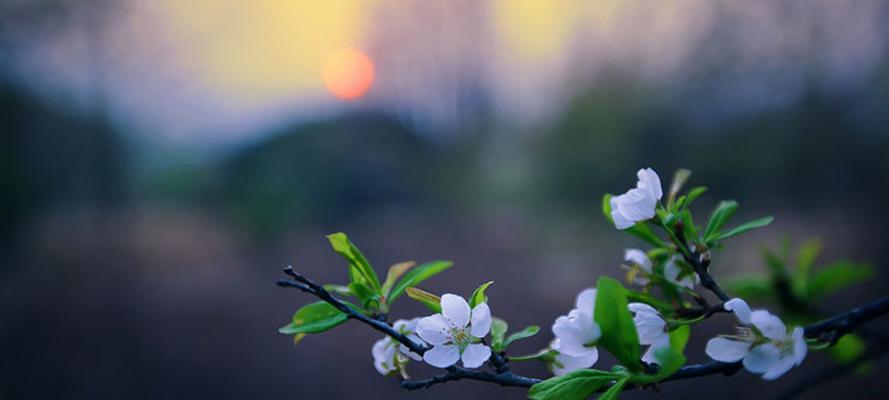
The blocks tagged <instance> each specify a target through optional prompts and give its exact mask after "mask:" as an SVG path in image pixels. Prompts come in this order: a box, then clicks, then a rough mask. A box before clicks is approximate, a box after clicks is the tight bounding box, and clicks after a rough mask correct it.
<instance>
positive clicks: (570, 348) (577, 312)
mask: <svg viewBox="0 0 889 400" xmlns="http://www.w3.org/2000/svg"><path fill="white" fill-rule="evenodd" d="M595 308H596V289H585V290H584V291H582V292H580V294H579V295H577V300H576V302H575V308H574V309H573V310H571V311H570V312H569V313H568V315H563V316H560V317H559V318H556V321H555V323H553V328H552V330H553V334H554V335H555V336H556V340H555V341H554V342H553V344H552V346H551V347H552V349H553V350H556V351H558V352H559V354H560V356H562V358H561V359H559V358H558V357H557V358H556V360H557V361H559V362H560V363H561V364H562V365H563V367H562V368H561V369H555V368H554V372H556V373H559V372H560V371H561V372H562V373H566V372H569V371H571V370H575V369H581V368H588V367H591V366H593V364H595V363H596V361H598V359H599V350H598V349H596V343H597V342H598V341H599V338H600V337H601V336H602V331H601V330H600V329H599V324H597V323H596V321H595V320H594V319H593V316H594V312H595Z"/></svg>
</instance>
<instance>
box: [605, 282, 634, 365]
mask: <svg viewBox="0 0 889 400" xmlns="http://www.w3.org/2000/svg"><path fill="white" fill-rule="evenodd" d="M626 293H627V290H626V289H624V287H623V286H622V285H621V284H620V282H618V281H616V280H614V279H611V278H608V277H601V278H599V281H598V284H597V285H596V312H595V320H596V323H598V324H599V328H600V329H601V330H602V338H601V339H599V343H600V344H601V345H602V346H603V347H605V348H606V349H608V351H610V352H611V354H613V355H614V356H615V357H616V358H617V359H618V360H619V361H620V362H621V364H623V365H624V366H625V367H627V368H629V369H630V370H631V371H640V370H642V364H641V363H640V362H639V359H640V358H641V352H640V350H639V336H638V334H637V333H636V324H635V323H633V315H632V314H630V310H629V309H628V308H627V294H626Z"/></svg>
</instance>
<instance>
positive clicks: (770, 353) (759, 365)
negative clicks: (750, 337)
mask: <svg viewBox="0 0 889 400" xmlns="http://www.w3.org/2000/svg"><path fill="white" fill-rule="evenodd" d="M780 359H781V350H779V349H778V348H777V347H775V345H773V344H771V343H766V344H761V345H759V346H756V347H754V348H752V349H750V352H748V353H747V355H746V356H744V368H747V370H748V371H750V372H753V373H755V374H762V373H765V372H767V371H768V370H770V369H772V368H774V367H775V366H776V365H777V364H778V362H779V361H780Z"/></svg>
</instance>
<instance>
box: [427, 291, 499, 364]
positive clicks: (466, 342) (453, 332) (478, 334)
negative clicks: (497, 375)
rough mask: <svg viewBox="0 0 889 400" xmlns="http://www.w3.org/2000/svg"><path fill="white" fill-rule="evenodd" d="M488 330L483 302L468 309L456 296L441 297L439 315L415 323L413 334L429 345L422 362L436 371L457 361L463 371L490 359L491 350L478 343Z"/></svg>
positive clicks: (486, 314) (487, 319)
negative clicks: (414, 332) (461, 365)
mask: <svg viewBox="0 0 889 400" xmlns="http://www.w3.org/2000/svg"><path fill="white" fill-rule="evenodd" d="M490 330H491V310H490V309H489V308H488V305H487V304H486V303H481V304H478V305H476V306H475V308H473V309H470V308H469V304H468V303H467V302H466V300H464V299H463V298H462V297H460V296H457V295H454V294H446V295H444V296H441V313H440V314H435V315H432V316H429V317H425V318H423V319H421V320H420V322H419V323H418V324H417V334H419V335H420V338H422V339H423V340H425V341H426V342H427V343H429V344H431V345H432V348H431V349H429V350H427V351H426V352H425V353H424V354H423V360H425V361H426V362H427V363H428V364H429V365H432V366H433V367H438V368H447V367H450V366H451V365H454V364H456V363H457V361H459V360H462V361H463V366H464V367H466V368H478V367H480V366H481V365H482V364H484V363H485V361H487V360H488V358H490V357H491V348H489V347H488V346H486V345H484V344H482V343H481V339H482V338H484V337H485V336H486V335H487V334H488V332H489V331H490Z"/></svg>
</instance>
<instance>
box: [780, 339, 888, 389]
mask: <svg viewBox="0 0 889 400" xmlns="http://www.w3.org/2000/svg"><path fill="white" fill-rule="evenodd" d="M887 351H889V347H886V346H885V345H879V346H877V348H874V349H868V350H867V352H866V353H864V354H862V355H860V356H858V357H856V358H855V359H854V360H852V361H849V362H847V363H845V364H841V365H834V366H831V367H830V368H825V369H823V370H821V371H820V372H818V373H816V374H812V375H810V376H808V377H806V379H803V380H801V381H799V382H797V383H796V384H794V385H792V386H790V387H788V388H787V389H786V390H784V391H783V392H781V393H780V394H778V396H776V397H775V399H776V400H790V399H793V398H795V397H797V396H799V395H800V394H802V393H803V392H805V391H807V390H810V389H812V388H814V387H816V386H818V385H821V384H823V383H827V382H830V381H832V380H836V379H839V378H841V377H843V376H845V375H846V374H848V373H850V372H852V371H855V370H856V369H858V368H859V367H861V366H862V365H864V364H866V363H868V362H870V361H873V360H876V359H878V358H880V357H882V356H884V355H886V353H887Z"/></svg>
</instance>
